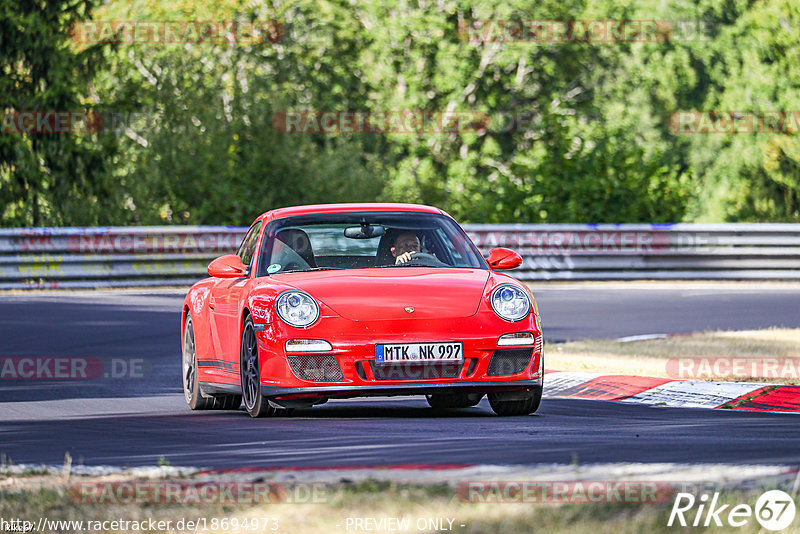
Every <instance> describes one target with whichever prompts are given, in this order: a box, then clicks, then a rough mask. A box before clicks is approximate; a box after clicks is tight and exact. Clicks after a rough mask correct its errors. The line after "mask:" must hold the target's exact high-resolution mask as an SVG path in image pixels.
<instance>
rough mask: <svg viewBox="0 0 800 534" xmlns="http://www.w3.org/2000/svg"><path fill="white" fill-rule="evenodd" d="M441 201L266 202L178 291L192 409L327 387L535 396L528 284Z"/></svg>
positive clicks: (510, 401) (495, 403)
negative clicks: (232, 244)
mask: <svg viewBox="0 0 800 534" xmlns="http://www.w3.org/2000/svg"><path fill="white" fill-rule="evenodd" d="M521 263H522V258H521V257H520V256H519V255H518V254H517V253H515V252H513V251H511V250H508V249H502V248H496V249H493V250H492V251H491V252H490V254H489V257H488V258H486V259H484V257H483V256H481V254H480V252H479V251H478V249H477V248H476V247H475V245H474V244H473V243H472V241H471V240H470V239H469V237H468V236H467V234H466V233H465V232H464V230H463V229H462V228H461V227H460V226H459V225H458V224H457V223H456V222H455V221H454V220H453V219H452V218H451V217H450V216H449V215H447V214H446V213H444V212H443V211H442V210H440V209H437V208H433V207H428V206H419V205H412V204H330V205H318V206H298V207H291V208H281V209H276V210H272V211H269V212H267V213H265V214H263V215H261V216H260V217H258V219H256V221H255V222H254V223H253V225H252V226H251V227H250V230H249V231H248V232H247V235H246V236H245V238H244V240H243V241H242V244H241V246H240V247H239V251H238V253H237V254H231V255H227V256H222V257H220V258H217V259H215V260H214V261H212V262H211V263H210V264H209V266H208V274H209V275H210V276H211V277H210V278H206V279H204V280H201V281H200V282H197V283H196V284H195V285H194V286H192V288H191V289H190V290H189V293H188V294H187V295H186V299H185V301H184V305H183V313H182V316H181V329H182V333H183V351H182V352H183V356H182V359H183V362H182V371H183V389H184V394H185V396H186V402H187V403H188V404H189V407H190V408H191V409H193V410H209V409H224V410H233V409H239V407H240V406H241V405H242V401H244V406H245V408H246V410H247V411H248V413H249V414H250V415H251V416H253V417H261V416H267V415H271V416H275V415H288V414H290V413H291V412H292V411H293V410H294V409H295V408H305V407H310V406H313V405H315V404H322V403H324V402H326V401H328V400H329V399H341V398H350V397H363V396H391V395H425V396H426V398H427V401H428V403H429V404H430V406H431V407H433V408H436V409H453V408H466V407H470V406H475V405H477V404H478V403H479V402H480V400H481V399H482V398H483V396H484V395H488V398H489V404H490V405H491V407H492V409H493V410H494V412H495V413H497V414H499V415H525V414H530V413H533V412H535V411H536V410H537V409H538V407H539V403H540V402H541V398H542V380H543V377H544V368H543V357H542V331H541V328H540V321H539V314H538V310H537V307H536V301H535V300H534V298H533V295H532V294H531V292H530V290H529V289H528V288H527V287H526V286H525V285H524V284H522V283H520V282H518V281H517V280H515V279H514V278H511V277H510V276H508V275H506V274H502V273H499V272H497V271H502V270H505V269H513V268H515V267H518V266H519V265H520V264H521Z"/></svg>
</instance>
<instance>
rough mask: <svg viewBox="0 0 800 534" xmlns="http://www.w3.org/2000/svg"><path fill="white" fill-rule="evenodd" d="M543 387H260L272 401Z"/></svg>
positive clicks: (523, 383) (509, 383)
mask: <svg viewBox="0 0 800 534" xmlns="http://www.w3.org/2000/svg"><path fill="white" fill-rule="evenodd" d="M541 388H542V379H541V378H538V379H536V380H506V381H492V382H438V383H419V384H380V385H365V386H316V387H314V386H311V387H276V386H263V385H262V386H261V394H262V395H263V396H264V397H267V398H271V399H287V400H292V399H314V398H323V397H324V398H337V399H345V398H352V397H391V396H398V395H433V394H436V393H445V392H446V393H454V392H459V393H490V392H498V391H520V392H523V391H535V390H537V389H541Z"/></svg>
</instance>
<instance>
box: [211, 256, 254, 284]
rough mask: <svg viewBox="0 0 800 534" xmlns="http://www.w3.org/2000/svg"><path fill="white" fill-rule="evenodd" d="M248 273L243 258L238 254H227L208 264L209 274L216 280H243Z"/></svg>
mask: <svg viewBox="0 0 800 534" xmlns="http://www.w3.org/2000/svg"><path fill="white" fill-rule="evenodd" d="M246 271H247V267H245V265H244V263H242V258H240V257H239V256H237V255H236V254H226V255H225V256H220V257H219V258H217V259H215V260H213V261H212V262H211V263H209V264H208V274H209V275H211V276H213V277H214V278H241V277H242V276H244V273H245V272H246Z"/></svg>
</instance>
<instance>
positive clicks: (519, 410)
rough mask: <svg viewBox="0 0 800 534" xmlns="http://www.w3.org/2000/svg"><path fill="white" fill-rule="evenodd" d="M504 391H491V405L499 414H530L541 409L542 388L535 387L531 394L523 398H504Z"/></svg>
mask: <svg viewBox="0 0 800 534" xmlns="http://www.w3.org/2000/svg"><path fill="white" fill-rule="evenodd" d="M504 396H505V395H503V394H502V393H489V405H490V406H491V407H492V410H493V411H494V413H496V414H497V415H503V416H506V415H528V414H532V413H534V412H535V411H536V410H538V409H539V404H541V402H542V388H537V389H535V390H534V391H533V392H532V394H531V396H529V397H527V398H523V399H512V400H506V399H504Z"/></svg>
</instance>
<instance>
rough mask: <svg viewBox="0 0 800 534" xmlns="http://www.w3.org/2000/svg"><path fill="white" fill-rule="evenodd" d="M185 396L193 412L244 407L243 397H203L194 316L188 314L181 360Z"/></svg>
mask: <svg viewBox="0 0 800 534" xmlns="http://www.w3.org/2000/svg"><path fill="white" fill-rule="evenodd" d="M181 364H182V365H181V370H182V371H183V373H182V375H183V376H182V382H183V396H184V398H185V399H186V404H188V405H189V408H190V409H192V410H238V409H239V406H241V405H242V397H241V395H214V396H213V397H203V395H202V394H201V393H200V380H199V378H198V376H197V348H196V346H195V343H194V325H193V324H192V314H191V313H187V314H186V326H185V327H184V329H183V356H182V358H181Z"/></svg>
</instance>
